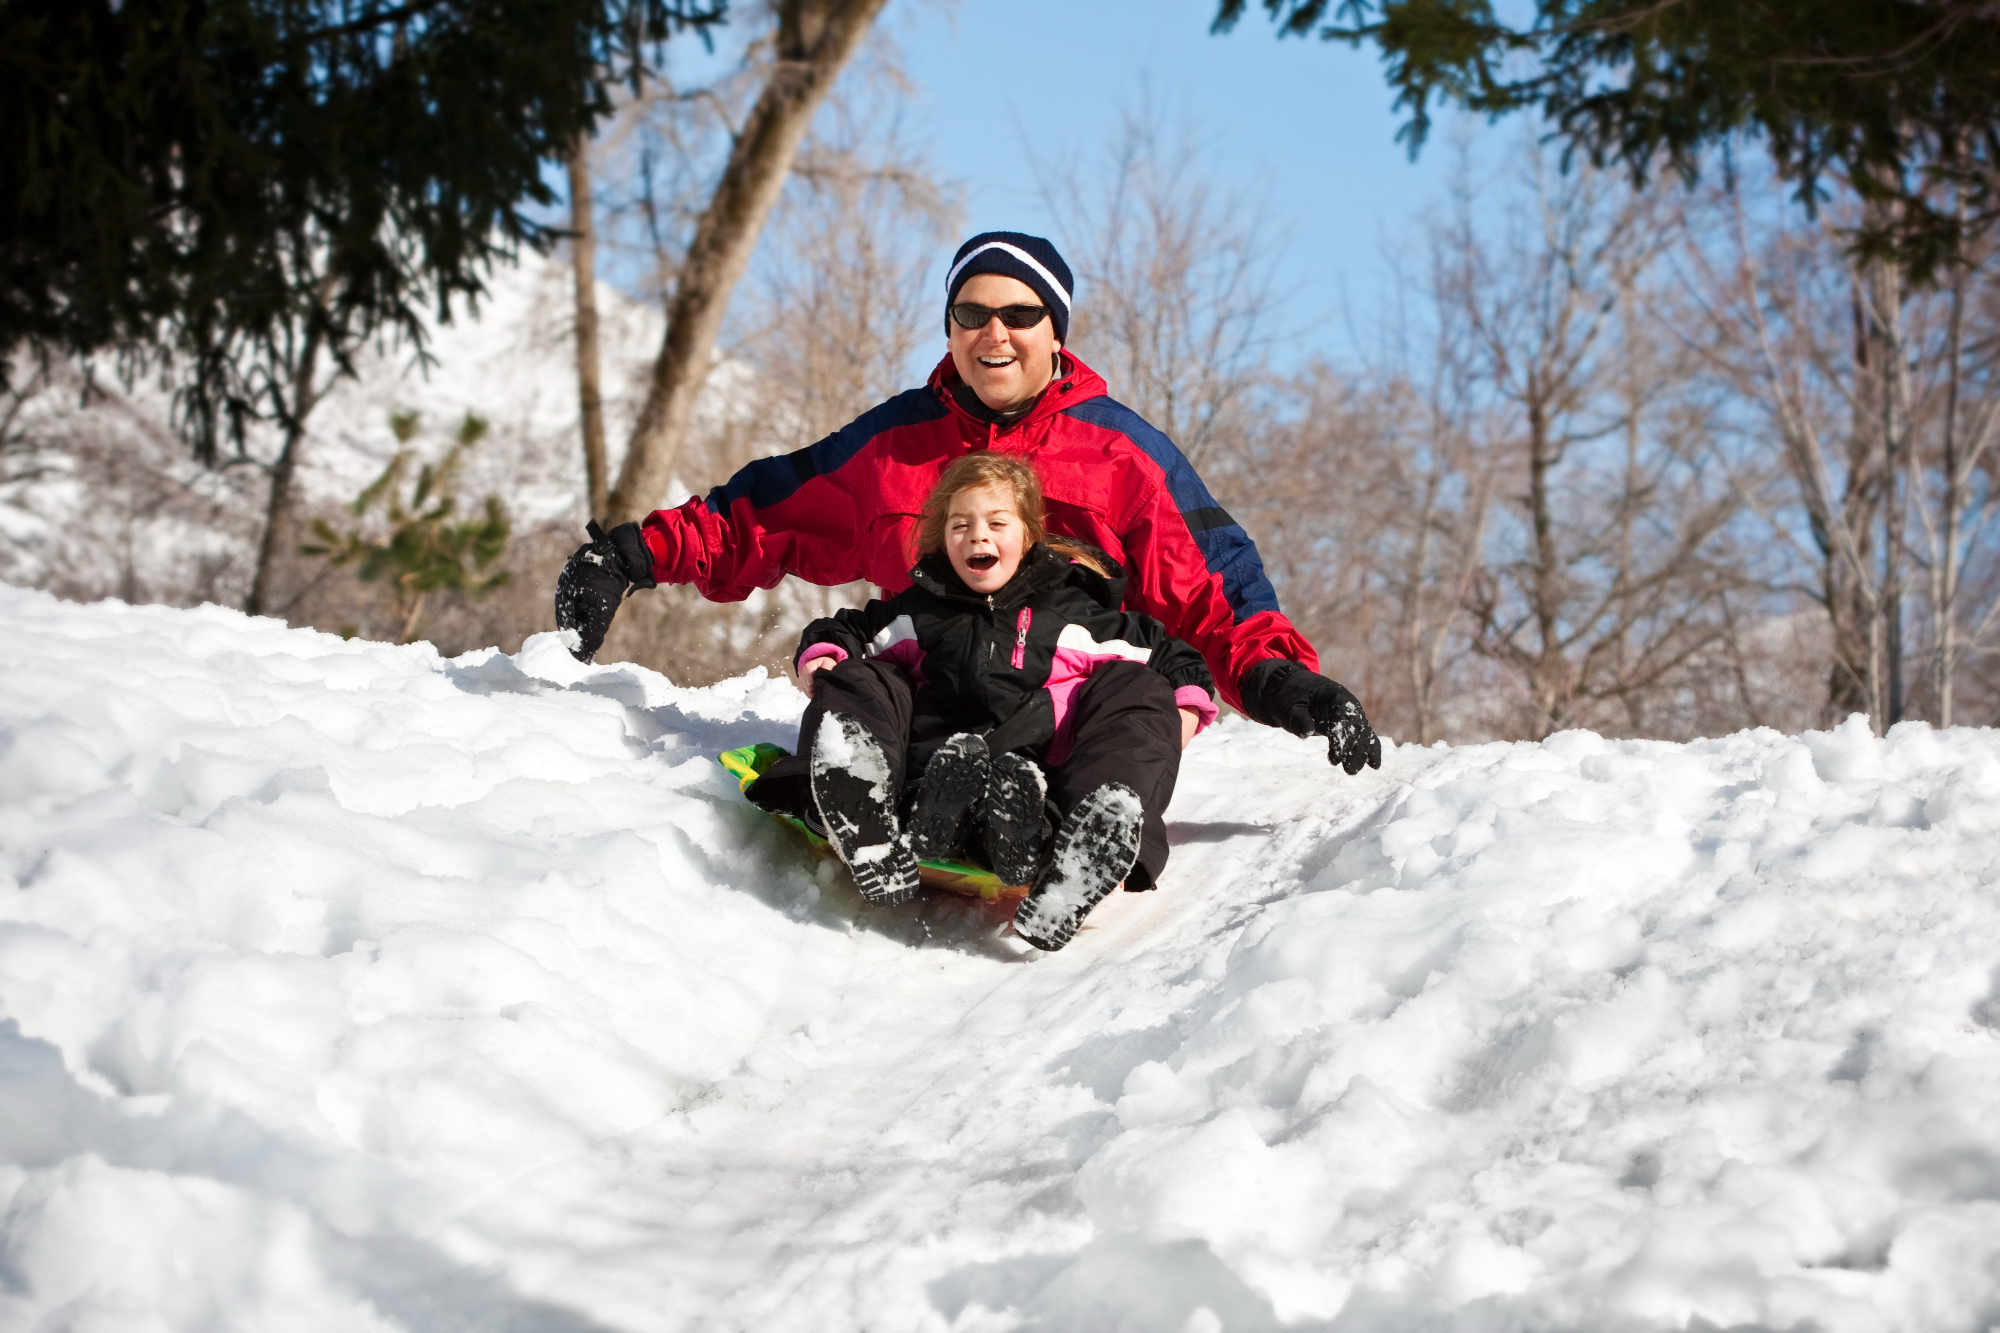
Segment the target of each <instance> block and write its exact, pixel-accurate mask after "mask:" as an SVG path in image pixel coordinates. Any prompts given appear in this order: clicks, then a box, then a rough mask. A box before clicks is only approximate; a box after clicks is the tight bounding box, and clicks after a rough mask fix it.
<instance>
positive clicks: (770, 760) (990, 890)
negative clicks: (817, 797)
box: [716, 741, 1028, 903]
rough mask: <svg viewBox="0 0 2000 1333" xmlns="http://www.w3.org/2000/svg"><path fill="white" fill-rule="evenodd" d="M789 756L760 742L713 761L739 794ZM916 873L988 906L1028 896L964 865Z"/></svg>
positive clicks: (821, 846)
mask: <svg viewBox="0 0 2000 1333" xmlns="http://www.w3.org/2000/svg"><path fill="white" fill-rule="evenodd" d="M789 754H791V751H790V750H787V749H786V748H785V747H784V746H782V745H773V744H771V743H770V742H769V741H759V742H758V743H757V744H755V745H744V746H739V747H738V748H736V749H734V750H724V751H723V752H722V753H721V754H719V755H717V756H716V759H717V760H718V761H720V763H721V764H722V766H723V767H724V768H726V769H728V770H729V772H730V773H731V775H733V776H734V777H735V779H736V789H737V790H738V791H742V790H744V789H745V788H747V787H748V786H749V785H750V784H751V783H753V782H755V781H756V780H757V779H758V778H759V777H761V776H762V775H763V772H764V770H765V769H767V768H769V767H770V766H771V765H773V764H775V763H777V762H778V761H779V760H780V759H783V758H785V757H786V756H787V755H789ZM764 813H765V814H767V815H769V816H771V818H773V819H775V820H777V821H778V822H779V823H780V824H783V825H784V826H785V827H786V828H788V829H790V830H791V832H792V835H793V836H794V837H796V838H798V839H799V840H800V841H801V842H803V843H805V845H806V846H808V847H810V848H811V849H812V850H813V853H814V855H816V856H832V855H833V848H832V847H830V846H828V845H827V841H826V839H825V838H822V837H821V836H820V835H819V834H817V833H815V832H813V831H812V830H811V829H810V828H807V827H806V823H805V821H804V820H802V819H799V818H797V817H795V816H793V815H781V814H779V813H777V812H776V811H775V810H766V811H765V812H764ZM917 873H918V875H919V876H920V877H921V878H922V880H923V882H924V883H925V884H926V885H928V886H929V887H931V888H933V889H947V890H949V891H950V892H952V893H962V894H964V895H965V896H966V897H968V898H980V899H984V900H985V901H987V902H989V903H990V902H996V901H998V900H999V899H1002V898H1022V897H1026V896H1027V892H1028V888H1027V886H1026V885H1024V884H1023V885H1014V884H1003V883H1001V882H1000V877H999V876H998V875H996V874H994V873H993V872H992V871H990V870H988V869H986V868H985V867H984V866H976V865H969V864H967V863H966V862H964V861H919V862H918V863H917Z"/></svg>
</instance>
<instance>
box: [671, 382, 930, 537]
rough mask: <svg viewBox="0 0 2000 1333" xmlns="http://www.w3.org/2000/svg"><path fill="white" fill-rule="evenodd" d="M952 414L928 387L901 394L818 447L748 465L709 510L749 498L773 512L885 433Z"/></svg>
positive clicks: (716, 493) (713, 494)
mask: <svg viewBox="0 0 2000 1333" xmlns="http://www.w3.org/2000/svg"><path fill="white" fill-rule="evenodd" d="M949 410H950V409H948V408H947V407H945V405H944V404H943V403H940V402H939V401H938V399H937V395H936V394H934V393H932V392H931V391H930V390H929V389H928V388H924V389H911V390H908V391H907V392H905V393H899V394H897V395H896V396H895V397H894V398H891V399H890V400H889V401H888V402H886V403H883V404H881V405H880V406H878V407H872V408H870V409H868V411H866V412H863V413H862V414H861V415H860V416H858V417H856V418H855V419H854V420H852V421H850V422H848V423H847V424H846V425H845V426H842V427H841V428H840V429H839V430H837V431H835V432H834V433H833V434H831V435H829V436H827V437H826V438H825V439H823V440H820V441H819V442H818V443H816V444H809V445H807V446H806V447H805V448H803V449H797V450H794V451H793V452H791V453H789V454H773V455H772V456H771V457H769V458H759V459H757V460H755V461H754V462H751V463H749V464H747V465H745V466H744V467H743V468H741V469H739V470H738V472H737V473H736V475H735V476H733V477H731V478H730V479H729V481H728V484H726V485H722V486H718V487H716V488H715V489H714V490H712V491H710V492H709V493H708V509H709V512H710V513H713V514H727V513H728V512H729V510H730V507H731V506H732V505H734V504H735V503H736V502H737V501H738V500H741V499H744V498H746V497H747V498H748V499H749V501H750V504H751V507H752V508H755V509H769V508H771V507H772V506H773V505H777V504H781V503H783V502H784V501H786V500H789V499H790V498H791V497H792V493H793V492H794V491H796V490H798V488H799V487H801V486H803V485H805V484H806V483H807V482H809V481H811V480H812V479H813V478H814V477H823V476H825V475H827V474H828V473H830V472H835V471H838V470H839V469H840V468H842V467H844V466H846V464H847V462H848V460H849V459H851V458H853V457H854V456H855V455H856V454H858V453H860V452H861V451H862V450H863V449H864V448H866V447H867V446H868V442H869V441H870V440H872V439H874V438H875V437H876V436H878V435H880V434H882V433H883V432H884V431H891V430H895V429H897V428H898V427H900V426H916V425H921V424H922V423H924V422H926V421H936V420H937V419H938V418H939V417H941V416H944V415H945V414H946V412H948V411H949Z"/></svg>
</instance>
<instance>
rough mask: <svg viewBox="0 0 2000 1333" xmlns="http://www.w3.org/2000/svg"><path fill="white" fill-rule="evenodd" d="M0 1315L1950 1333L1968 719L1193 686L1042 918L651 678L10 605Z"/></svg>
mask: <svg viewBox="0 0 2000 1333" xmlns="http://www.w3.org/2000/svg"><path fill="white" fill-rule="evenodd" d="M0 659H4V660H0V1201H4V1216H0V1328H6V1329H30V1328H33V1329H47V1330H58V1329H62V1330H77V1331H78V1333H82V1331H84V1330H112V1329H116V1330H160V1329H195V1328H200V1329H244V1330H251V1329H255V1330H269V1329H286V1330H298V1329H328V1330H334V1329H338V1330H390V1329H395V1330H450V1329H480V1330H488V1329H520V1330H529V1329H533V1330H544V1331H547V1333H585V1331H590V1333H597V1331H600V1330H661V1329H739V1328H740V1329H752V1328H754V1329H759V1330H769V1329H813V1330H820V1329H847V1328H872V1329H884V1330H890V1329H963V1330H971V1329H980V1330H985V1329H1010V1328H1021V1327H1039V1328H1046V1329H1064V1330H1068V1329H1135V1330H1156V1329H1157V1330H1166V1331H1167V1333H1176V1331H1178V1330H1188V1331H1190V1333H1193V1331H1197V1330H1217V1329H1229V1330H1244V1329H1264V1328H1274V1327H1297V1328H1320V1327H1327V1328H1337V1329H1343V1330H1361V1329H1367V1330H1400V1329H1417V1328H1452V1329H1468V1330H1470V1329H1482V1330H1484V1329H1496V1330H1497V1329H1516V1328H1523V1329H1527V1328H1533V1329H1621V1330H1625V1329H1630V1330H1641V1329H1681V1328H1688V1327H1702V1328H1707V1327H1713V1326H1737V1327H1751V1328H1765V1329H1793V1328H1815V1329H1823V1330H1876V1329H1908V1330H1918V1329H1924V1330H1951V1329H1968V1330H1969V1329H1974V1328H1982V1327H1986V1326H1987V1325H1989V1324H1991V1323H1992V1321H1993V1320H1994V1319H1995V1318H1996V1315H2000V976H1996V966H2000V902H1996V895H1995V880H1996V877H2000V864H1996V862H2000V738H1996V737H1995V736H1994V735H1992V734H1991V733H1987V732H1972V731H1953V732H1946V733H1936V732H1932V731H1930V730H1928V729H1926V728H1925V727H1923V726H1921V725H1912V726H1906V727H1902V728H1899V729H1898V730H1897V731H1896V733H1895V734H1893V735H1892V736H1891V737H1890V738H1888V739H1887V740H1877V739H1874V738H1873V737H1871V736H1870V735H1869V734H1868V732H1867V730H1866V728H1865V727H1862V726H1860V725H1858V724H1850V725H1849V726H1846V727H1843V728H1841V729H1839V730H1838V731H1834V732H1831V733H1824V734H1814V735H1808V736H1806V737H1804V738H1803V739H1794V738H1786V737H1782V736H1779V735H1777V734H1775V733H1770V732H1759V733H1748V734H1744V735H1739V736H1735V737H1731V738H1728V739H1725V740H1720V741H1711V742H1702V743H1698V744H1693V745H1686V746H1676V745H1667V744H1659V743H1651V742H1617V743H1613V742H1607V741H1604V740H1601V739H1599V738H1597V737H1595V736H1592V735H1589V734H1585V733H1567V734H1564V735H1561V736H1557V737H1555V738H1553V739H1551V740H1550V741H1548V742H1546V743H1544V744H1540V745H1525V744H1524V745H1487V746H1478V747H1468V748H1461V749H1446V748H1442V747H1440V748H1436V749H1430V750H1417V749H1412V748H1399V749H1392V751H1391V752H1390V753H1389V755H1388V756H1387V758H1386V760H1385V764H1384V768H1383V770H1382V772H1381V773H1380V774H1364V775H1363V776H1362V777H1361V778H1359V779H1348V778H1345V777H1343V776H1340V775H1338V774H1335V773H1333V772H1332V771H1331V770H1329V769H1328V767H1327V766H1326V763H1325V761H1324V759H1323V757H1322V754H1321V752H1320V751H1319V749H1318V748H1317V747H1315V746H1311V745H1307V744H1304V743H1301V742H1296V741H1293V740H1290V739H1289V738H1285V737H1280V736H1276V735H1274V734H1273V733H1271V732H1268V731H1265V730H1263V729H1261V728H1257V727H1253V726H1251V725H1249V724H1247V723H1242V722H1236V723H1232V724H1226V725H1224V726H1222V727H1220V728H1218V729H1216V730H1215V731H1214V732H1212V733H1210V734H1209V735H1206V736H1204V737H1202V738H1201V739H1199V740H1198V741H1197V742H1196V743H1195V745H1194V747H1193V748H1192V749H1191V751H1190V752H1189V757H1188V763H1187V767H1186V769H1185V771H1184V774H1183V778H1182V783H1181V790H1180V793H1179V796H1178V797H1177V800H1176V803H1175V806H1174V808H1173V811H1172V814H1171V818H1170V825H1171V828H1172V831H1173V837H1174V840H1175V842H1176V844H1177V846H1176V850H1175V853H1174V862H1173V864H1172V866H1171V867H1170V868H1169V870H1168V872H1167V875H1166V878H1165V882H1164V885H1163V887H1162V889H1161V890H1160V891H1159V892H1157V893H1153V894H1146V895H1117V896H1115V897H1114V898H1113V899H1111V900H1110V901H1109V902H1108V903H1107V904H1106V906H1105V907H1104V908H1103V909H1101V910H1100V911H1099V912H1098V913H1097V914H1096V915H1095V916H1094V917H1093V918H1092V920H1091V923H1090V926H1089V927H1088V928H1087V929H1086V930H1085V931H1084V932H1083V933H1082V934H1081V935H1080V936H1079V937H1078V939H1077V941H1076V943H1075V944H1073V945H1072V946H1071V947H1070V948H1069V949H1067V950H1066V951H1064V952H1062V953H1059V954H1054V955H1038V954H1035V953H1034V952H1033V951H1032V950H1029V949H1027V948H1025V947H1023V946H1022V945H1020V944H1019V943H1018V942H1017V941H1015V940H1014V939H1013V938H1012V937H1011V936H1010V935H1009V934H1008V933H1007V931H1006V929H1005V927H1004V916H1003V915H999V914H996V913H994V912H993V911H992V910H990V909H984V908H981V907H980V906H978V905H977V904H973V903H969V902H966V901H962V900H958V899H951V900H934V901H928V902H925V903H922V904H920V905H918V906H915V907H913V908H910V909H899V910H890V911H874V910H869V909H866V908H865V907H863V905H862V904H861V903H860V901H859V899H858V898H857V897H856V895H855V894H854V892H853V891H852V889H851V887H850V886H849V885H848V884H847V882H846V881H845V879H844V877H843V876H841V875H839V874H837V873H835V872H834V871H833V870H832V868H831V867H828V866H824V865H821V866H816V865H815V863H814V862H813V861H812V860H811V858H810V857H809V856H808V855H806V854H805V853H803V852H802V851H800V850H798V849H797V848H795V847H794V846H793V845H791V844H790V843H788V842H787V841H786V840H785V839H784V837H782V836H781V835H780V834H779V832H778V830H777V829H776V828H775V827H774V826H773V825H771V824H770V823H769V822H768V821H766V820H765V819H764V818H763V817H762V816H761V815H759V814H757V813H756V812H755V811H754V810H752V809H750V808H749V807H748V806H747V805H745V804H743V803H742V802H741V801H740V800H739V799H738V798H737V797H736V795H735V793H734V790H733V786H732V784H731V783H730V782H729V781H728V779H727V778H726V777H725V776H724V775H723V773H722V772H721V770H720V769H719V768H718V767H717V766H716V765H715V764H714V763H713V761H712V759H711V758H710V756H711V755H712V754H713V753H714V752H715V751H717V750H719V749H721V748H724V747H727V746H732V745H737V744H742V743H745V742H748V741H752V740H761V739H772V740H779V741H786V742H789V740H790V739H791V735H792V729H793V727H794V726H795V724H796V720H797V717H798V714H799V711H800V706H801V702H802V701H801V699H800V697H799V696H798V695H797V694H796V692H795V691H793V690H792V688H791V687H790V686H789V685H787V684H786V683H784V682H782V681H774V680H766V679H761V678H745V679H740V680H736V681H732V682H728V683H725V684H723V685H719V686H715V687H713V688H709V689H704V690H687V689H679V688H676V687H674V686H672V685H671V684H669V683H668V682H667V681H665V680H664V679H662V678H660V677H658V676H655V675H652V674H650V673H647V672H644V671H642V670H639V669H637V668H634V667H630V666H614V667H604V668H583V667H579V666H577V665H576V664H575V663H573V662H572V661H571V660H570V659H569V658H568V657H567V656H566V655H565V654H564V653H563V652H562V650H561V649H560V647H559V646H557V644H556V643H555V641H554V640H553V638H552V637H549V636H543V637H538V638H536V639H532V640H530V641H529V643H528V645H527V647H526V648H525V649H524V650H523V651H522V652H521V653H520V654H519V655H518V656H517V657H512V658H509V657H505V656H500V655H498V654H496V653H491V652H488V653H481V654H473V655H469V656H467V657H463V658H459V659H456V660H450V661H447V660H440V659H439V658H438V657H437V656H436V655H435V653H434V652H433V651H432V650H430V648H429V647H428V646H427V645H422V644H419V645H415V646H412V647H409V648H392V647H387V646H384V645H379V644H368V643H361V642H342V641H340V640H337V639H334V638H330V637H326V636H321V635H315V634H312V633H309V632H305V631H294V630H290V629H286V628H284V627H283V626H281V625H279V624H277V623H276V622H272V621H250V620H246V619H244V618H243V617H242V616H240V615H237V614H235V613H234V612H229V611H223V610H218V609H215V608H204V609H201V610H196V611H175V610H169V609H165V608H160V607H126V606H122V605H118V604H115V603H107V604H102V605H95V606H76V605H72V604H68V603H62V602H57V601H55V600H53V599H52V598H49V597H47V596H44V595H42V594H39V593H29V592H21V591H17V590H13V589H7V588H0Z"/></svg>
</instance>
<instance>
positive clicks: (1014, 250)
mask: <svg viewBox="0 0 2000 1333" xmlns="http://www.w3.org/2000/svg"><path fill="white" fill-rule="evenodd" d="M988 250H1005V251H1006V252H1007V253H1008V254H1010V255H1012V256H1014V258H1016V259H1018V260H1020V261H1021V262H1022V263H1023V264H1026V265H1027V266H1028V267H1029V268H1031V269H1033V270H1034V271H1035V272H1037V273H1039V274H1041V275H1042V281H1043V282H1046V283H1048V285H1049V286H1050V287H1052V288H1053V289H1054V290H1055V294H1056V295H1057V296H1059V297H1061V298H1062V303H1063V311H1064V313H1065V314H1066V313H1068V311H1069V289H1068V288H1067V287H1065V286H1063V285H1062V284H1061V283H1060V282H1057V281H1056V275H1055V274H1053V273H1051V272H1049V271H1048V270H1047V269H1045V268H1043V267H1042V266H1041V263H1040V262H1039V261H1037V260H1036V258H1035V257H1034V256H1033V255H1031V254H1029V253H1028V252H1027V251H1026V250H1023V249H1022V248H1021V247H1020V246H1018V245H1009V244H1008V243H1007V242H1005V241H988V242H987V243H986V244H984V245H982V246H980V247H979V248H978V249H977V250H974V251H973V252H972V253H971V254H969V255H967V256H966V257H965V258H963V259H961V260H959V261H958V263H957V264H956V265H954V266H953V267H952V270H951V272H949V273H947V274H945V277H944V292H945V295H946V297H949V296H950V295H951V293H952V287H953V284H955V283H956V282H957V281H958V275H959V274H960V273H963V272H964V271H965V266H966V265H967V264H970V263H971V262H972V261H973V260H975V259H977V258H979V256H981V255H983V254H985V253H986V252H987V251H988Z"/></svg>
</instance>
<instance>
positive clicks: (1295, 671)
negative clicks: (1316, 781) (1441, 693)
mask: <svg viewBox="0 0 2000 1333" xmlns="http://www.w3.org/2000/svg"><path fill="white" fill-rule="evenodd" d="M1243 711H1244V712H1246V713H1248V714H1249V715H1250V717H1251V720H1253V721H1256V722H1262V723H1263V724H1264V725H1266V726H1270V727H1283V728H1284V729H1285V730H1286V731H1289V732H1291V733H1292V734H1293V735H1294V736H1324V737H1326V759H1327V762H1328V763H1330V764H1338V765H1340V766H1341V767H1342V768H1344V769H1346V770H1347V772H1348V774H1349V775H1350V776H1351V775H1353V774H1355V773H1359V772H1360V771H1361V766H1362V765H1363V764H1366V765H1367V766H1368V767H1370V768H1380V767H1382V741H1381V738H1379V737H1378V736H1376V734H1375V728H1373V727H1371V726H1369V725H1368V718H1367V715H1366V714H1364V713H1363V712H1362V711H1361V701H1360V700H1359V699H1356V698H1355V697H1354V695H1353V694H1352V693H1350V692H1349V690H1348V689H1347V687H1346V686H1344V685H1340V684H1337V683H1336V682H1334V681H1331V680H1328V679H1327V678H1326V677H1325V676H1322V675H1320V674H1318V673H1317V672H1313V671H1308V670H1306V669H1305V668H1304V667H1302V666H1300V665H1299V664H1298V663H1297V662H1294V661H1292V660H1291V659H1289V658H1284V657H1273V658H1270V659H1268V660H1266V661H1262V662H1259V663H1257V665H1255V666H1253V667H1251V668H1250V669H1249V670H1248V671H1246V672H1244V673H1243Z"/></svg>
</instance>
